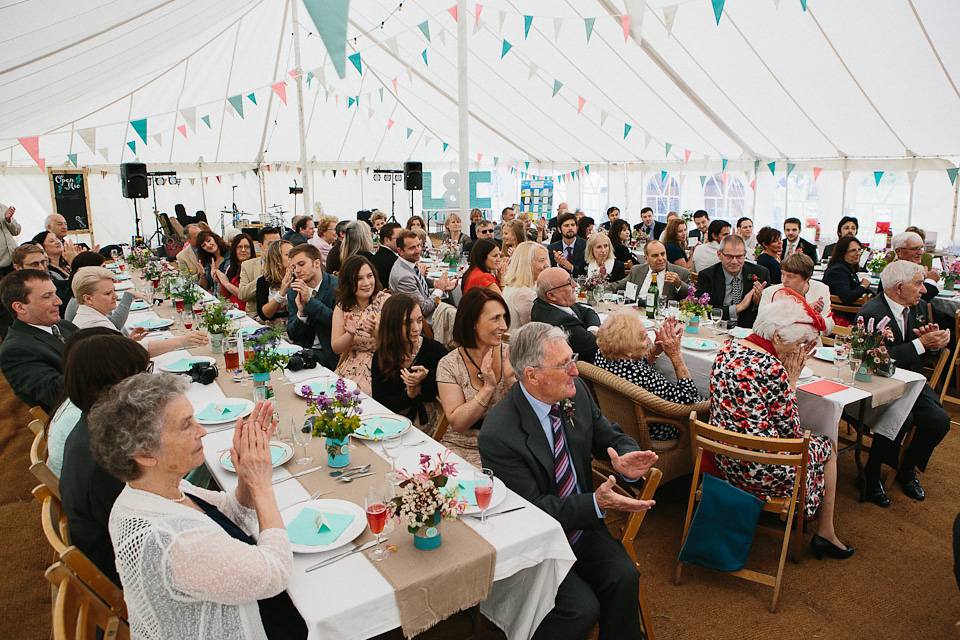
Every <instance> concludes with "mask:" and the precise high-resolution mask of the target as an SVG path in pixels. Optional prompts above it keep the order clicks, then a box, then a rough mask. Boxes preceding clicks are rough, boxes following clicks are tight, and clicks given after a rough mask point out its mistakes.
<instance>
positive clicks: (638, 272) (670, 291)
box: [617, 262, 693, 306]
mask: <svg viewBox="0 0 960 640" xmlns="http://www.w3.org/2000/svg"><path fill="white" fill-rule="evenodd" d="M648 271H650V265H647V264H638V265H637V266H635V267H633V268H632V269H630V273H629V274H628V275H627V277H626V278H624V279H623V280H618V281H617V291H623V290H624V289H625V288H626V286H627V283H628V282H632V283H634V284H635V285H637V286H638V287H640V286H643V281H644V280H646V279H647V272H648ZM667 271H673V272H674V273H675V274H677V275H678V276H680V281H681V282H682V283H683V284H682V285H681V286H679V287H678V286H676V285H673V284H670V283H669V282H658V283H657V286H658V287H660V297H661V298H663V299H665V300H682V299H683V298H686V297H687V291H688V289H689V288H690V287H692V286H693V283H692V282H691V281H690V271H689V270H688V269H684V268H683V267H678V266H677V265H675V264H670V263H669V262H668V263H667ZM637 302H638V303H639V304H640V305H641V306H644V305H645V304H646V300H638V301H637Z"/></svg>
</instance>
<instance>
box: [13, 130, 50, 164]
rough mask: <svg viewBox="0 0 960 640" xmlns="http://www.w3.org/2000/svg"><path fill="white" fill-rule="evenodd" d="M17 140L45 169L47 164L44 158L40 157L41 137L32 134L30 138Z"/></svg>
mask: <svg viewBox="0 0 960 640" xmlns="http://www.w3.org/2000/svg"><path fill="white" fill-rule="evenodd" d="M17 141H18V142H19V143H20V145H21V146H22V147H23V148H24V150H26V152H27V153H28V154H30V157H31V158H33V161H34V162H36V163H37V164H38V165H40V168H41V169H43V168H44V165H45V164H46V163H45V162H44V160H43V158H41V157H40V138H38V137H37V136H32V137H30V138H17Z"/></svg>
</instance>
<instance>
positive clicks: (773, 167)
mask: <svg viewBox="0 0 960 640" xmlns="http://www.w3.org/2000/svg"><path fill="white" fill-rule="evenodd" d="M767 168H768V169H770V175H772V176H775V175H777V162H776V161H773V162H768V163H767Z"/></svg>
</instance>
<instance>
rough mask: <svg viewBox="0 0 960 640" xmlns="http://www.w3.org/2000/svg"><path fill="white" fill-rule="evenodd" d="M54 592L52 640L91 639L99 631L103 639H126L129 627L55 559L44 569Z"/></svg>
mask: <svg viewBox="0 0 960 640" xmlns="http://www.w3.org/2000/svg"><path fill="white" fill-rule="evenodd" d="M45 575H46V578H47V580H48V581H49V582H50V584H52V585H53V586H54V587H55V588H56V591H57V594H56V600H55V601H54V605H53V637H54V640H88V639H89V640H93V639H94V638H97V637H98V629H99V630H101V631H102V633H103V635H102V637H103V638H104V640H126V639H127V638H129V637H130V626H129V625H128V624H127V622H126V620H125V619H123V618H121V617H120V616H118V615H117V614H116V613H115V612H113V611H111V610H110V607H108V606H107V605H106V603H104V602H103V600H101V599H100V598H99V597H98V596H97V594H96V593H94V592H93V591H92V590H91V589H90V588H89V587H88V586H87V585H85V584H84V583H83V581H82V580H80V578H78V577H77V576H76V575H75V574H74V573H73V572H72V571H71V570H70V569H69V568H68V567H67V566H65V565H64V564H63V563H61V562H58V563H56V564H54V565H53V566H51V567H50V568H49V569H47V571H46V574H45Z"/></svg>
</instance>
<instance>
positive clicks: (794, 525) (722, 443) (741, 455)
mask: <svg viewBox="0 0 960 640" xmlns="http://www.w3.org/2000/svg"><path fill="white" fill-rule="evenodd" d="M690 437H691V439H692V442H693V445H692V448H693V450H694V465H693V480H692V481H691V483H690V498H689V501H688V503H687V517H686V520H685V521H684V525H683V538H682V539H681V541H680V544H681V546H682V545H683V543H684V542H686V540H687V533H688V532H689V531H690V520H691V519H692V518H693V511H694V507H695V505H696V503H697V501H698V500H699V499H700V496H701V490H702V489H701V486H700V474H701V472H702V468H701V463H702V461H703V452H704V451H710V452H712V453H714V454H720V455H723V456H726V457H728V458H734V459H736V460H740V461H743V462H755V463H759V464H769V465H780V466H789V467H795V469H796V474H795V476H794V482H793V489H792V490H791V493H790V495H789V496H788V497H784V498H772V497H767V498H766V499H765V502H764V505H763V511H764V512H767V513H773V514H776V515H777V516H778V517H779V518H780V520H781V521H783V524H784V526H783V530H782V532H781V531H780V530H778V529H774V530H772V531H775V533H776V535H778V536H779V535H782V536H783V543H782V545H781V548H780V562H779V564H778V565H777V573H776V575H771V574H765V573H760V572H757V571H753V570H750V569H740V570H739V571H732V572H730V575H733V576H737V577H738V578H743V579H745V580H750V581H751V582H759V583H760V584H765V585H767V586H770V587H773V600H772V602H771V603H770V612H771V613H775V612H776V610H777V598H779V596H780V585H781V582H782V580H783V565H784V561H785V560H786V558H787V549H788V548H789V546H790V540H791V531H793V535H792V538H793V542H794V551H793V558H794V561H795V562H799V561H800V545H801V543H802V542H803V506H804V501H805V499H806V479H807V462H808V456H809V446H810V431H805V432H804V434H803V437H802V438H762V437H759V436H749V435H743V434H739V433H734V432H732V431H727V430H726V429H721V428H719V427H715V426H713V425H710V424H707V423H706V422H702V421H701V420H698V419H697V416H696V413H694V412H691V413H690ZM798 510H799V513H797V511H798ZM761 515H762V514H761ZM757 530H758V531H764V532H765V533H766V532H769V531H771V529H769V528H768V527H766V526H762V525H758V527H757ZM682 568H683V563H682V562H677V575H676V580H675V584H678V585H679V584H680V572H681V570H682Z"/></svg>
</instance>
